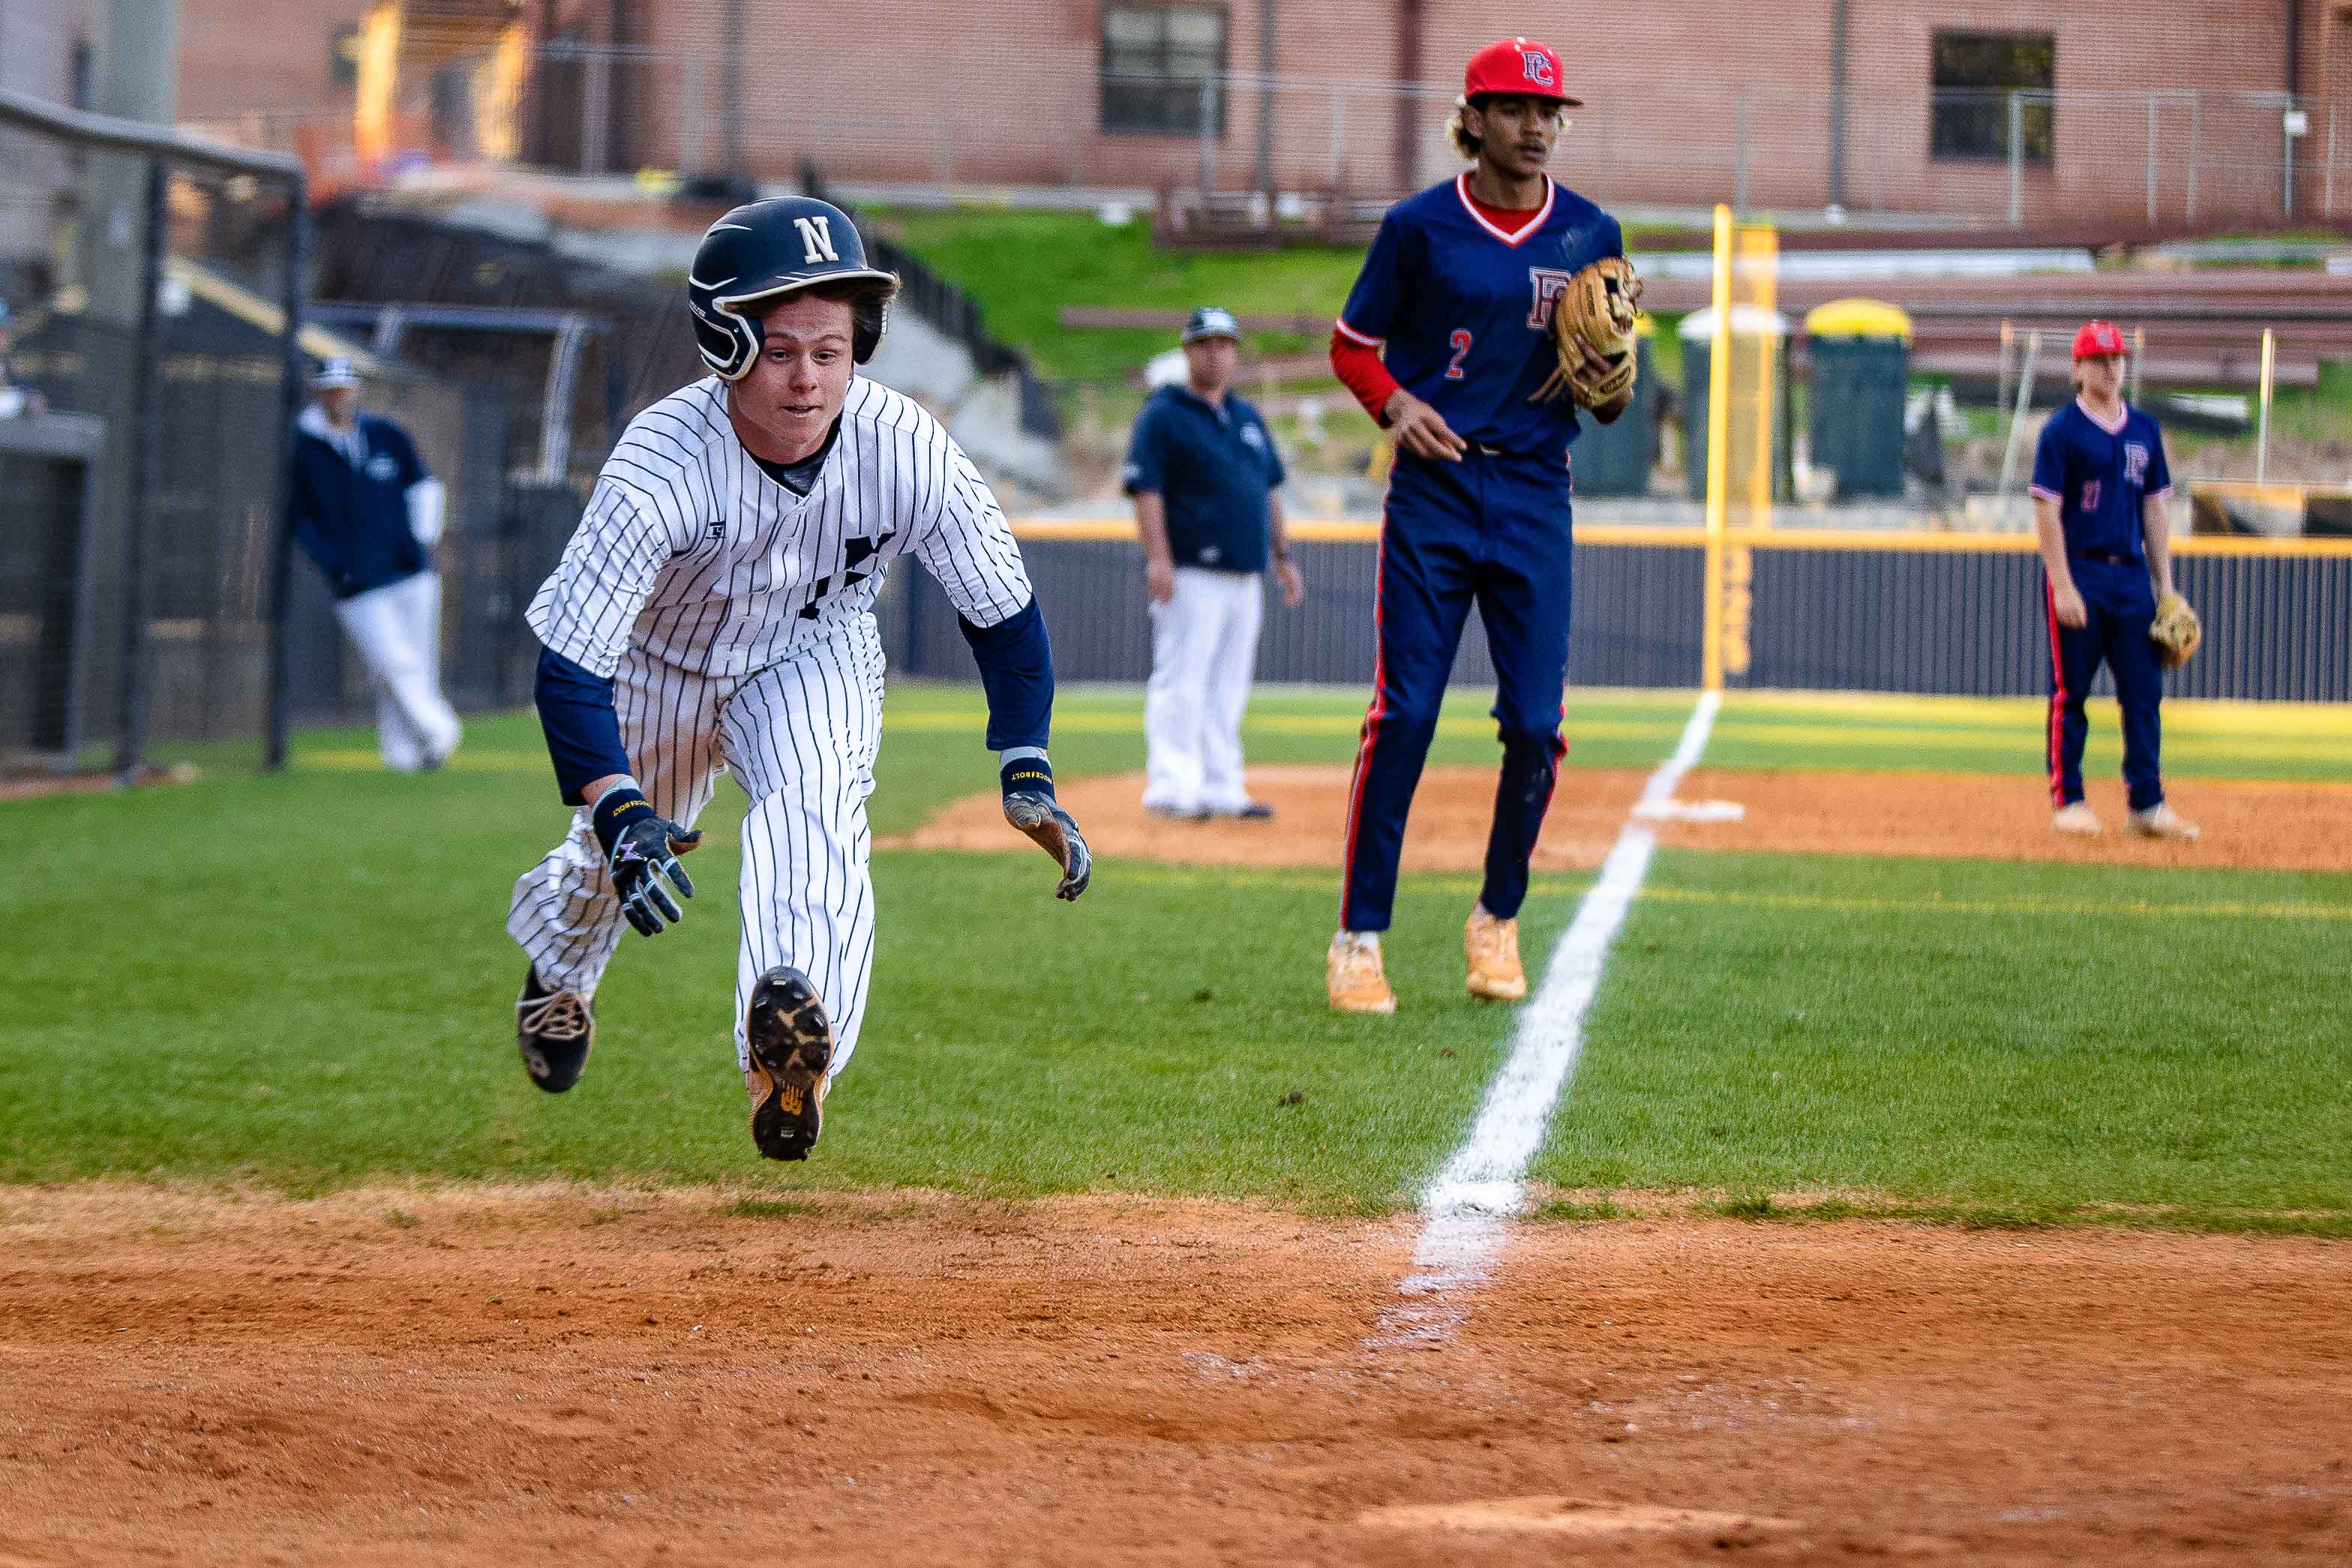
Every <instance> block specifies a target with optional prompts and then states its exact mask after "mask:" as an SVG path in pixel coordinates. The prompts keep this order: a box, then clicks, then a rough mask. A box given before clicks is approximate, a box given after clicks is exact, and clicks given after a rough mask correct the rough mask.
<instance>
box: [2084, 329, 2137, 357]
mask: <svg viewBox="0 0 2352 1568" xmlns="http://www.w3.org/2000/svg"><path fill="white" fill-rule="evenodd" d="M2128 352H2130V350H2128V349H2126V348H2125V347H2124V331H2123V329H2122V328H2120V327H2118V326H2116V324H2115V323H2114V322H2113V321H2085V322H2084V323H2083V329H2082V330H2081V331H2079V332H2077V333H2075V334H2074V357H2075V358H2076V359H2078V360H2088V359H2095V358H2096V357H2097V356H2098V355H2101V354H2123V353H2128Z"/></svg>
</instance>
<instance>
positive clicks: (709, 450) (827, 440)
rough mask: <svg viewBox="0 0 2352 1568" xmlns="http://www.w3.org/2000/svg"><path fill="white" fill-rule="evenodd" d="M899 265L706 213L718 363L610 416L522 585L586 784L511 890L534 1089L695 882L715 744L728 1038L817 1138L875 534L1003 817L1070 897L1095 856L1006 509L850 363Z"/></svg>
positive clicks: (869, 736) (852, 929) (703, 257)
mask: <svg viewBox="0 0 2352 1568" xmlns="http://www.w3.org/2000/svg"><path fill="white" fill-rule="evenodd" d="M897 292H898V277H896V275H894V274H892V273H889V272H886V271H883V270H881V269H879V268H877V267H870V266H868V265H867V263H866V248H865V245H864V243H863V242H862V241H861V239H860V238H859V236H858V234H857V230H856V227H855V226H854V225H852V224H851V222H850V220H849V218H848V216H847V215H846V214H844V213H843V212H841V211H840V209H838V208H836V207H834V206H831V205H829V204H826V203H824V202H820V201H813V200H808V199H805V198H801V197H788V198H784V199H781V200H774V201H766V202H755V203H753V204H751V205H749V206H742V207H738V208H736V209H735V210H734V211H732V212H730V213H729V214H727V215H726V216H724V217H722V218H720V219H719V221H718V222H717V223H716V224H713V225H711V226H710V229H709V233H707V234H706V235H704V236H703V239H702V243H701V246H700V247H699V248H698V250H697V252H696V253H695V260H694V268H693V271H692V273H691V274H690V275H689V276H688V279H687V302H688V308H689V310H690V311H691V313H692V317H693V321H694V331H695V337H696V340H697V342H698V345H699V347H700V349H701V351H702V357H703V361H704V362H705V363H707V364H708V365H709V367H710V369H711V371H712V372H713V373H712V374H711V375H709V376H707V377H705V378H704V379H703V380H701V381H698V382H694V383H693V384H692V385H690V386H688V387H685V388H682V389H680V390H679V391H677V392H672V393H671V394H670V395H669V396H667V397H666V398H663V399H662V400H661V401H660V402H656V403H655V404H654V405H653V406H652V407H650V408H648V409H646V411H645V412H644V413H641V414H639V415H638V416H637V417H636V418H635V419H634V420H632V421H630V423H629V427H628V429H627V430H625V431H624V432H623V433H622V435H621V439H620V442H619V444H617V445H616V446H615V447H614V451H613V455H612V456H611V457H610V458H609V459H608V460H607V461H606V463H605V465H604V474H603V475H602V476H601V477H600V478H599V479H598V481H597V485H596V489H595V491H594V493H593V495H592V496H591V497H590V498H589V503H588V508H587V512H586V515H585V516H584V517H583V519H582V521H581V524H580V528H579V530H578V531H577V532H576V533H574V534H573V535H572V541H571V543H570V545H569V546H567V547H566V549H564V552H563V559H562V561H561V563H559V564H558V565H557V567H556V569H555V571H554V573H553V574H552V575H551V576H550V577H549V578H548V580H547V581H546V582H545V583H544V584H542V585H541V588H540V591H539V594H538V596H537V597H536V598H535V599H533V600H532V601H531V604H530V612H529V613H528V619H529V621H530V626H531V629H532V630H533V631H534V632H538V634H539V637H540V641H541V643H544V644H545V647H544V649H543V650H542V652H541V655H540V663H539V678H538V690H537V697H538V706H539V712H540V717H541V723H542V726H543V727H544V728H545V730H546V732H547V743H548V751H549V754H550V756H551V758H552V759H553V761H554V764H555V774H556V780H557V783H558V785H559V786H560V787H561V789H562V795H563V800H564V801H565V802H566V803H567V804H569V805H572V806H575V807H577V808H578V809H579V810H578V811H577V813H576V815H575V816H574V818H573V820H572V831H571V833H570V834H569V835H568V836H567V837H566V838H565V839H564V840H563V841H562V843H560V844H558V845H557V846H556V847H555V848H554V849H553V850H551V851H550V852H548V855H547V857H546V858H545V859H544V860H542V861H541V862H539V864H538V865H536V866H534V867H532V868H531V869H530V871H528V872H525V873H523V874H522V876H521V877H520V879H519V880H518V881H517V882H516V883H515V885H514V902H513V905H512V907H511V908H510V909H509V913H508V915H507V930H508V931H509V933H510V934H511V935H512V936H514V939H515V940H516V941H517V942H519V943H520V944H521V946H522V948H523V950H524V951H525V952H526V953H528V954H529V955H530V971H529V973H528V975H527V976H526V977H525V979H524V981H523V988H522V996H521V998H520V1000H519V1001H518V1002H517V1003H516V1010H515V1019H516V1028H515V1034H516V1040H517V1042H518V1044H519V1045H520V1048H521V1051H522V1060H523V1065H524V1067H525V1068H526V1069H527V1070H528V1071H530V1076H531V1081H532V1082H535V1083H537V1084H538V1085H539V1086H540V1087H541V1089H544V1090H547V1091H549V1092H557V1093H560V1092H562V1091H564V1090H566V1089H569V1088H571V1087H572V1084H573V1083H574V1082H577V1081H578V1079H579V1077H580V1073H581V1070H582V1068H583V1066H584V1065H585V1064H586V1062H587V1059H588V1051H589V1047H590V1045H591V1043H592V1042H593V1038H594V1028H595V1022H594V1018H593V1013H592V1011H591V1002H592V998H593V997H594V995H595V991H596V984H597V981H598V980H599V979H600V978H601V977H603V975H604V966H605V965H606V964H607V963H608V962H609V961H610V960H611V958H612V956H613V950H614V947H615V946H618V945H619V942H620V939H621V930H622V925H623V923H624V922H626V923H627V924H628V925H634V926H635V927H636V929H637V930H638V931H640V932H642V933H643V934H645V935H646V936H654V935H656V934H657V933H658V932H660V931H661V930H663V929H664V928H665V927H666V926H667V925H668V924H669V923H671V922H673V921H676V920H677V918H678V917H679V915H680V913H681V909H682V905H681V904H679V903H678V900H679V899H683V898H691V897H692V896H694V892H695V889H694V883H693V882H692V880H691V879H690V878H689V876H688V873H687V871H686V868H685V866H684V864H683V863H682V861H681V857H682V856H684V855H685V854H686V853H687V852H688V851H690V850H692V849H693V848H694V847H695V846H696V845H697V844H698V843H699V842H700V841H701V839H702V835H701V833H699V832H698V831H695V828H694V821H695V819H696V818H697V817H698V815H700V813H701V811H702V810H703V808H704V807H705V806H707V805H709V803H710V798H711V793H712V790H713V788H714V783H715V780H716V778H717V775H718V774H719V771H720V769H721V768H724V769H725V770H726V771H728V772H730V773H732V774H733V775H734V776H735V778H736V779H737V781H738V782H740V784H741V785H742V787H743V790H744V793H745V794H746V795H747V796H748V797H749V798H750V800H751V806H750V810H748V811H747V812H746V814H745V816H744V819H743V865H742V874H741V882H740V895H741V899H742V906H743V940H742V946H741V950H740V956H739V958H738V960H737V964H736V981H735V1019H736V1033H735V1050H736V1060H737V1064H738V1065H739V1066H740V1068H741V1069H742V1072H743V1082H744V1087H745V1089H746V1090H747V1091H748V1092H749V1093H750V1095H751V1138H752V1141H753V1143H755V1144H756V1145H758V1146H759V1150H760V1153H761V1154H762V1155H766V1156H767V1157H768V1158H770V1159H776V1160H798V1159H805V1158H806V1157H807V1156H808V1154H809V1150H810V1149H811V1147H813V1146H814V1144H815V1142H816V1138H817V1133H818V1130H819V1125H820V1115H819V1112H820V1107H821V1106H822V1104H823V1103H824V1097H825V1091H826V1089H827V1087H828V1086H829V1085H830V1084H831V1083H832V1082H833V1080H834V1078H835V1076H837V1075H838V1074H839V1073H840V1071H841V1070H842V1068H843V1067H844V1066H845V1065H846V1064H847V1062H848V1061H849V1058H850V1055H851V1053H852V1052H853V1051H856V1046H857V1033H858V1026H859V1022H860V1020H861V1019H863V1018H864V1016H865V1012H866V983H867V980H868V978H869V976H870V974H871V971H872V967H873V960H874V897H873V888H872V885H871V883H870V882H869V880H868V876H867V850H868V838H867V831H866V797H867V796H868V795H870V794H872V793H873V789H874V772H873V769H874V758H875V754H876V751H877V748H878V746H879V743H880V739H881V722H882V668H883V660H882V648H881V643H880V641H879V638H878V636H877V632H876V629H875V623H874V614H873V605H874V601H875V597H876V595H877V593H878V592H879V591H881V587H882V574H883V572H884V571H885V570H887V567H888V566H889V564H890V563H891V562H892V561H894V560H896V559H899V558H900V557H902V556H913V557H914V558H915V559H918V560H919V561H921V562H922V564H923V566H924V567H925V569H926V570H929V572H930V573H931V575H932V576H933V577H934V578H936V579H937V580H939V583H940V587H941V588H943V589H944V590H946V591H947V595H948V598H949V599H950V601H952V602H953V603H954V605H955V608H956V611H957V612H958V614H959V616H960V617H961V621H962V624H963V632H964V636H965V638H966V639H967V640H968V641H969V642H970V643H971V648H972V652H973V653H974V655H975V656H976V658H977V660H978V662H979V664H980V674H981V681H982V685H983V686H984V687H985V688H986V691H987V694H988V706H989V720H988V744H989V746H990V747H992V749H994V750H995V752H996V753H997V757H998V764H999V766H998V777H999V780H1000V782H1001V784H1002V786H1003V796H1004V814H1005V817H1006V819H1007V820H1008V821H1011V822H1012V824H1013V826H1014V827H1016V828H1018V829H1020V830H1021V831H1023V832H1024V833H1026V834H1028V835H1029V836H1030V837H1031V838H1032V839H1034V840H1035V841H1037V843H1039V844H1040V845H1041V846H1043V847H1044V848H1045V851H1046V852H1048V853H1050V854H1051V855H1053V856H1054V858H1055V861H1056V862H1059V864H1060V866H1061V868H1062V879H1061V884H1060V888H1059V894H1060V896H1061V897H1063V898H1066V899H1075V898H1076V897H1077V896H1078V895H1079V894H1082V893H1084V892H1085V891H1086V887H1087V879H1088V876H1089V873H1090V868H1091V860H1090V857H1089V855H1088V853H1087V844H1086V841H1085V839H1084V838H1082V837H1081V836H1080V835H1079V832H1078V828H1077V824H1076V822H1074V821H1071V819H1070V816H1069V813H1068V812H1066V811H1065V810H1062V808H1061V807H1060V806H1058V805H1057V804H1055V799H1054V774H1053V768H1052V765H1051V764H1050V763H1049V762H1048V760H1047V758H1046V755H1045V742H1046V737H1047V731H1048V728H1049V727H1050V724H1051V720H1052V716H1053V697H1054V669H1053V655H1052V651H1051V649H1050V647H1049V646H1048V644H1047V641H1046V635H1045V620H1044V617H1043V616H1042V615H1041V614H1040V613H1039V612H1038V608H1037V603H1036V601H1035V599H1034V596H1033V595H1032V593H1031V591H1030V587H1029V579H1028V576H1027V574H1026V572H1025V571H1024V569H1023V566H1022V562H1021V552H1020V549H1019V548H1018V547H1017V546H1016V545H1015V544H1014V543H1013V534H1012V530H1011V529H1010V528H1008V527H1007V526H1006V524H1005V521H1004V515H1003V512H1002V511H1000V510H999V509H998V507H997V505H996V501H995V498H994V497H992V496H991V495H990V494H989V490H988V486H987V485H986V484H984V483H983V482H982V479H981V477H980V476H979V474H978V473H976V472H975V471H974V470H973V468H972V465H971V461H970V459H968V458H967V457H966V456H965V455H964V454H963V452H962V450H961V448H959V447H958V446H957V445H956V444H955V442H954V441H953V440H951V439H950V437H949V435H948V434H947V432H946V431H945V430H943V429H942V428H941V427H940V424H939V423H938V422H937V421H936V420H934V419H933V418H932V417H931V416H930V415H929V413H925V412H924V411H923V410H922V409H921V408H920V407H919V406H917V405H916V404H915V403H914V402H912V401H911V400H909V399H908V398H905V397H902V396H900V395H899V394H898V393H897V392H891V391H889V390H888V389H887V388H885V387H882V386H879V385H877V384H876V383H875V382H870V381H866V380H865V379H863V378H862V377H859V376H857V375H856V373H855V369H854V367H855V366H856V365H858V364H863V363H864V362H866V361H867V360H868V359H870V358H871V357H872V356H873V353H874V350H875V349H876V348H877V345H878V344H879V343H880V341H881V339H882V332H883V329H884V327H885V325H886V322H887V308H888V306H889V302H890V300H891V298H893V297H894V296H895V295H896V294H897Z"/></svg>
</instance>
